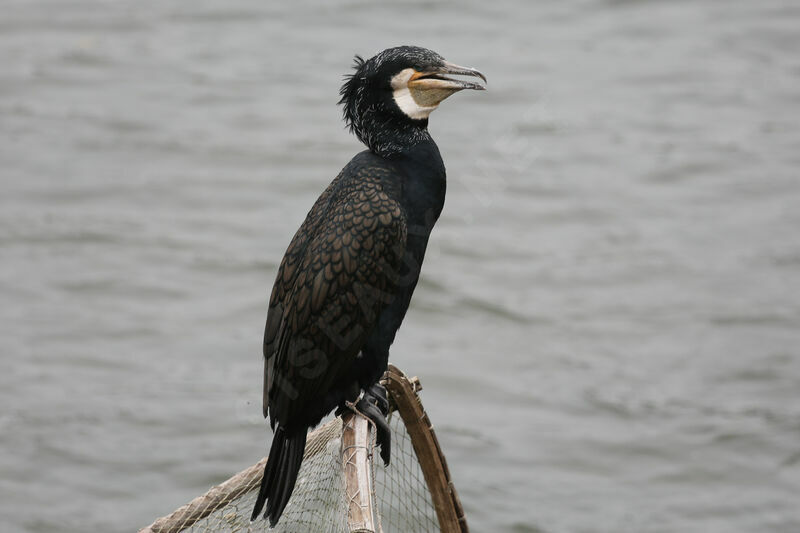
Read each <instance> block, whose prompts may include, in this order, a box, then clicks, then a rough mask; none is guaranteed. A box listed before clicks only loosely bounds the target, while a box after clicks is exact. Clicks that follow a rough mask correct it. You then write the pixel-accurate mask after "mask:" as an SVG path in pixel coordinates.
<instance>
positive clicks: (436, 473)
mask: <svg viewBox="0 0 800 533" xmlns="http://www.w3.org/2000/svg"><path fill="white" fill-rule="evenodd" d="M383 383H384V385H385V386H386V388H387V392H388V395H389V402H390V405H391V409H392V412H391V413H390V415H389V418H388V422H389V425H390V427H391V429H392V457H391V464H390V465H389V466H384V465H383V462H382V461H381V460H380V455H379V454H378V453H376V452H377V450H376V449H375V446H376V445H375V432H374V430H373V428H372V427H371V422H369V421H368V420H366V419H365V418H364V417H361V416H359V415H354V414H347V415H345V416H344V417H343V418H335V419H333V420H331V421H330V422H328V423H327V424H325V425H323V426H321V427H319V428H318V429H316V430H314V431H313V432H312V433H310V434H309V436H308V440H307V443H306V449H305V454H304V457H303V464H302V466H301V468H300V473H299V474H298V478H297V485H296V486H295V489H294V492H293V493H292V497H291V499H290V500H289V503H288V505H287V506H286V509H285V510H284V512H283V515H282V516H281V519H280V521H279V523H278V524H277V525H276V526H275V527H274V528H272V529H270V528H269V522H268V521H266V520H263V519H259V520H256V521H254V522H252V523H251V522H250V513H251V512H252V510H253V505H254V503H255V499H256V495H257V494H258V487H259V485H260V483H261V476H262V475H263V472H264V463H265V461H266V458H264V459H262V460H261V461H259V462H258V463H256V464H255V465H253V466H251V467H250V468H248V469H246V470H243V471H242V472H240V473H238V474H236V475H235V476H233V477H232V478H230V479H228V480H227V481H225V482H224V483H222V484H220V485H217V486H216V487H213V488H212V489H210V490H209V491H208V492H207V493H206V494H204V495H202V496H199V497H198V498H195V499H194V500H193V501H192V502H190V503H188V504H187V505H184V506H183V507H181V508H180V509H178V510H176V511H175V512H173V513H172V514H170V515H169V516H165V517H163V518H159V519H158V520H156V521H155V522H153V523H152V524H151V525H150V526H148V527H146V528H144V529H142V530H141V531H140V533H178V532H204V533H212V532H213V533H223V532H231V533H233V532H267V531H268V532H271V533H309V532H314V533H317V532H320V533H321V532H324V533H394V532H434V531H436V532H439V531H441V532H445V533H466V532H468V528H467V523H466V519H465V518H464V512H463V509H462V507H461V503H460V501H459V499H458V495H457V493H456V490H455V487H454V486H453V483H452V481H451V480H450V473H449V471H448V469H447V463H446V462H445V460H444V455H443V454H442V452H441V448H440V447H439V443H438V440H437V439H436V435H435V433H434V431H433V428H432V426H431V424H430V420H429V419H428V416H427V414H426V413H425V411H424V409H423V408H422V403H421V402H420V400H419V396H418V395H417V391H418V390H419V389H420V388H421V387H420V386H419V381H418V380H416V379H409V378H408V377H406V376H405V375H404V374H403V373H402V372H400V371H399V370H398V369H397V368H395V367H394V366H392V365H390V367H389V371H388V372H387V373H386V375H385V376H384V379H383Z"/></svg>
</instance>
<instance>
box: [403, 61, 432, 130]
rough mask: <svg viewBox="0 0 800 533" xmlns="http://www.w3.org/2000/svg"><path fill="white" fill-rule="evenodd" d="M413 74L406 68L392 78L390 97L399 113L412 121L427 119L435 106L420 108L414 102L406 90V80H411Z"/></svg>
mask: <svg viewBox="0 0 800 533" xmlns="http://www.w3.org/2000/svg"><path fill="white" fill-rule="evenodd" d="M414 72H415V70H414V69H413V68H407V69H404V70H401V71H400V72H398V73H397V74H395V75H394V77H392V96H393V97H394V102H395V103H396V104H397V107H399V108H400V111H402V112H403V113H405V114H406V115H407V116H408V117H410V118H412V119H414V120H422V119H426V118H428V116H429V115H430V114H431V113H432V112H433V110H434V109H436V107H437V106H435V105H434V106H421V105H419V104H418V103H417V101H416V100H414V96H413V95H412V94H411V91H410V90H409V88H408V80H410V79H411V76H413V75H414Z"/></svg>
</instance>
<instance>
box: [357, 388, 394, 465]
mask: <svg viewBox="0 0 800 533" xmlns="http://www.w3.org/2000/svg"><path fill="white" fill-rule="evenodd" d="M384 399H385V398H384ZM386 405H387V407H388V402H386ZM356 408H357V409H358V410H359V411H360V412H361V414H363V415H364V416H366V417H367V418H369V419H370V420H372V422H373V423H374V424H375V440H376V441H377V444H378V446H380V448H381V452H380V453H381V459H383V464H384V465H385V466H389V458H390V457H391V450H392V432H391V430H390V429H389V424H388V423H387V422H386V415H384V413H383V412H382V411H381V409H380V408H379V407H378V406H377V405H376V404H375V403H374V402H372V401H370V398H367V397H366V394H365V397H364V398H361V400H359V401H358V403H357V404H356Z"/></svg>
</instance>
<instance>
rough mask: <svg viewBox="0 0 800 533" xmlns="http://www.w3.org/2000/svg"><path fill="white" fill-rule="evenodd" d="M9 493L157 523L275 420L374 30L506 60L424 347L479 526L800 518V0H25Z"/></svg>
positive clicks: (17, 38) (451, 202)
mask: <svg viewBox="0 0 800 533" xmlns="http://www.w3.org/2000/svg"><path fill="white" fill-rule="evenodd" d="M2 8H3V16H2V18H0V64H2V68H1V69H0V141H1V142H0V179H1V183H2V194H1V195H0V257H1V258H2V260H0V272H2V277H1V278H0V301H2V307H1V308H0V354H2V363H3V365H2V372H0V405H2V406H3V407H2V410H0V520H1V521H2V524H3V525H2V530H3V531H9V532H17V531H24V532H31V533H34V532H51V531H59V532H84V531H103V532H129V531H135V530H136V529H137V528H139V527H141V526H144V525H146V524H148V523H149V522H150V521H151V520H152V519H154V518H156V517H157V516H161V515H163V514H166V513H168V512H170V511H172V510H173V509H174V508H176V507H177V506H179V505H181V504H183V503H185V502H186V501H188V500H189V499H191V498H193V497H194V496H196V495H198V494H200V493H202V492H203V491H205V490H206V489H207V488H208V487H209V486H210V485H212V484H215V483H218V482H220V481H222V480H224V479H226V478H227V477H228V476H229V475H230V474H232V473H234V472H237V471H238V470H240V469H241V468H244V467H246V466H248V465H250V464H251V463H253V462H254V461H256V460H258V459H259V458H260V457H261V456H262V455H263V454H264V453H265V452H266V449H267V443H268V440H269V437H268V435H269V434H268V431H267V429H266V426H265V423H264V422H263V421H262V419H261V415H260V397H261V390H260V389H261V354H260V350H261V345H260V343H261V335H262V328H263V323H264V317H265V313H266V300H267V297H268V292H269V289H270V287H271V285H272V280H273V276H274V274H275V270H276V267H277V263H278V262H279V260H280V259H281V256H282V254H283V251H284V250H285V247H286V245H287V244H288V241H289V239H290V237H291V235H292V234H293V233H294V231H295V229H296V228H297V226H298V225H299V224H300V222H301V221H302V219H303V217H304V216H305V213H306V211H307V210H308V208H309V207H310V206H311V204H312V203H313V201H314V200H315V198H316V197H317V195H318V194H319V193H320V191H321V190H322V189H323V188H324V187H325V186H326V185H327V183H328V182H329V181H330V180H331V179H332V178H333V177H334V176H335V175H336V173H337V172H338V171H339V169H340V168H341V167H342V166H343V165H344V164H345V163H346V162H347V161H348V160H349V158H350V157H351V156H352V155H353V154H355V153H356V152H357V151H359V150H361V147H360V145H359V144H358V142H357V141H356V139H355V138H354V137H352V136H351V135H349V134H348V133H347V132H346V131H345V130H344V129H343V124H342V122H341V120H340V110H339V109H338V108H337V107H336V106H335V102H336V100H337V91H338V88H339V85H340V83H341V77H342V75H343V74H344V73H346V72H348V70H349V67H350V64H351V58H352V56H353V55H354V54H355V53H360V54H363V55H367V56H369V55H372V54H373V53H374V52H376V51H379V50H381V49H383V48H385V47H389V46H394V45H398V44H405V43H409V44H412V43H413V44H418V45H422V46H426V47H429V48H432V49H434V50H436V51H438V52H440V53H441V54H442V55H444V56H445V57H446V58H448V59H449V60H451V61H453V62H456V63H459V64H466V65H469V66H474V67H478V68H480V69H481V70H482V71H483V72H484V73H485V74H486V75H487V77H488V79H489V91H487V92H486V93H469V94H466V93H463V94H459V95H456V96H454V97H452V98H451V99H450V100H448V101H447V102H445V103H444V104H443V105H442V107H441V108H440V109H439V110H438V111H437V112H436V113H434V115H433V116H432V120H431V126H430V129H431V131H432V133H433V135H434V137H435V139H436V140H437V142H438V144H439V147H440V149H441V152H442V154H443V157H444V159H445V163H446V164H447V167H448V174H449V186H448V187H449V188H448V197H447V203H446V206H445V211H444V214H443V218H442V219H441V221H440V223H439V225H438V227H437V229H436V230H435V231H434V235H433V238H432V242H431V247H430V248H429V253H428V256H427V258H426V264H425V268H424V269H423V270H424V271H423V279H422V281H421V285H420V287H419V288H418V291H417V294H416V296H415V300H414V302H413V306H412V310H411V311H410V313H409V315H408V317H407V319H406V321H405V324H404V326H403V328H402V329H401V330H400V333H399V336H398V340H397V342H396V343H395V345H394V349H393V352H392V360H393V362H395V363H396V364H397V365H399V366H400V367H401V368H403V369H404V370H405V371H406V372H408V373H410V374H414V375H419V376H420V378H421V380H422V383H423V385H424V386H425V390H424V392H423V397H424V400H425V405H426V407H427V409H428V411H429V413H430V415H431V418H432V419H433V420H434V422H435V423H436V427H437V431H438V433H439V436H440V438H441V440H442V443H443V447H444V450H445V451H446V453H447V457H448V460H449V462H450V467H451V470H452V471H453V475H454V479H455V481H456V484H457V486H458V488H459V489H460V491H461V496H462V500H463V502H464V504H465V507H466V511H467V516H468V518H469V520H470V523H471V525H472V528H473V530H474V531H476V532H483V531H498V532H516V533H522V532H546V533H557V532H606V531H607V532H672V531H681V532H734V531H741V532H745V531H747V532H753V531H759V532H765V531H776V532H797V531H800V506H799V505H798V503H799V502H800V348H798V345H800V298H799V297H798V295H799V294H800V179H798V178H799V177H798V167H800V121H798V117H800V55H799V54H798V50H800V30H799V29H798V28H800V5H798V3H797V2H794V1H792V0H766V1H761V2H745V1H731V2H721V1H713V0H706V1H699V0H697V1H675V2H672V1H670V2H666V1H662V2H659V1H649V2H645V1H642V2H636V1H624V0H617V1H611V0H602V1H601V0H585V1H570V2H549V1H546V2H522V1H519V2H479V1H472V2H454V1H453V2H444V1H442V2H439V1H433V2H430V1H421V2H411V3H401V2H394V3H376V2H317V3H312V2H299V3H294V4H291V3H288V2H287V3H271V2H263V1H257V0H233V1H222V0H219V1H205V0H204V1H192V2H178V1H174V0H170V1H162V2H137V1H132V0H120V1H71V0H59V1H54V0H52V1H44V0H43V1H35V2H29V1H8V0H5V1H3V2H2Z"/></svg>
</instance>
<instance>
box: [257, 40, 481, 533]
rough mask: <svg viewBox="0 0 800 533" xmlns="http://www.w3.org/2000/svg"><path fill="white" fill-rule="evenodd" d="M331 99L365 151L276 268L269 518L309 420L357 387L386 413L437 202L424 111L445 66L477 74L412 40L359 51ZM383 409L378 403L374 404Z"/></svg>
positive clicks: (454, 86)
mask: <svg viewBox="0 0 800 533" xmlns="http://www.w3.org/2000/svg"><path fill="white" fill-rule="evenodd" d="M354 68H355V73H353V74H352V75H349V76H347V77H346V81H345V83H344V85H343V86H342V88H341V91H340V94H341V97H342V98H341V100H340V102H339V103H340V104H341V105H342V106H343V111H344V119H345V121H346V122H347V125H348V126H349V127H350V130H351V131H352V132H353V133H355V135H356V136H357V137H358V138H359V140H361V142H363V143H364V144H365V145H367V147H368V148H369V149H368V150H365V151H363V152H361V153H359V154H358V155H356V156H355V157H354V158H353V159H352V160H351V161H350V162H349V163H348V164H347V166H345V167H344V169H343V170H342V171H341V172H340V173H339V175H338V176H337V177H336V178H335V179H334V180H333V182H332V183H331V184H330V185H329V186H328V188H327V189H325V191H324V192H323V193H322V195H321V196H320V197H319V199H318V200H317V201H316V203H315V204H314V206H313V207H312V208H311V211H310V212H309V213H308V215H307V216H306V219H305V221H304V222H303V224H302V225H301V226H300V229H299V230H298V231H297V233H296V234H295V236H294V238H293V239H292V242H291V244H289V248H288V249H287V250H286V255H285V256H284V257H283V261H282V262H281V265H280V268H279V269H278V274H277V279H276V280H275V285H274V287H273V289H272V295H271V297H270V301H269V310H268V313H267V323H266V328H265V331H264V358H265V364H264V399H263V401H264V404H263V405H264V416H265V417H269V422H270V426H271V427H272V429H273V430H274V432H275V434H274V437H273V440H272V446H271V447H270V451H269V459H268V460H267V464H266V466H265V469H264V477H263V479H262V481H261V488H260V490H259V493H258V498H257V500H256V504H255V508H254V509H253V515H252V519H255V518H256V517H257V516H258V514H259V513H260V512H261V509H262V507H263V506H264V503H265V502H266V504H267V505H266V511H265V513H264V517H265V518H269V521H270V524H271V525H275V524H276V523H277V522H278V519H279V518H280V516H281V513H282V512H283V510H284V508H285V507H286V504H287V502H288V501H289V496H291V494H292V490H293V489H294V485H295V482H296V480H297V473H298V471H299V469H300V463H301V462H302V459H303V451H304V448H305V443H306V434H307V432H308V429H309V428H311V427H313V426H315V425H317V424H318V423H319V422H320V421H321V420H322V418H323V417H324V416H325V415H327V414H328V413H330V412H331V411H332V410H333V409H336V408H339V411H338V412H342V410H343V409H346V408H347V405H348V403H349V404H350V405H352V402H355V401H356V400H357V399H358V397H359V395H360V394H361V391H362V390H363V391H364V395H363V397H362V399H361V400H360V401H359V402H358V403H357V404H356V405H357V409H358V410H359V411H360V412H362V413H365V414H367V415H368V416H369V417H370V418H372V419H373V420H374V421H375V422H376V426H377V428H378V443H379V444H380V445H381V457H382V458H383V460H384V462H386V463H388V462H389V448H390V442H389V439H390V434H389V428H388V426H387V425H386V421H385V419H384V415H385V411H386V407H387V402H386V392H385V390H383V388H382V387H381V386H380V385H379V384H378V380H379V379H380V377H381V376H382V375H383V373H384V372H385V371H386V367H387V362H388V358H389V346H390V345H391V344H392V341H394V337H395V333H396V332H397V329H398V328H399V327H400V323H401V322H402V321H403V317H404V316H405V314H406V310H407V309H408V304H409V302H410V300H411V295H412V293H413V292H414V287H415V286H416V285H417V280H418V279H419V272H420V266H421V265H422V259H423V257H424V255H425V248H426V246H427V244H428V237H429V235H430V232H431V229H432V228H433V225H434V223H435V222H436V220H437V219H438V218H439V214H440V213H441V211H442V207H443V205H444V196H445V169H444V163H443V162H442V158H441V156H440V155H439V149H438V148H437V146H436V143H435V142H433V139H432V138H431V136H430V134H429V133H428V127H427V126H428V116H429V115H430V113H431V112H432V111H433V110H434V109H436V107H437V106H438V105H439V103H440V102H441V101H442V100H444V99H445V98H447V97H448V96H450V95H451V94H453V93H455V92H458V91H460V90H462V89H478V90H482V89H484V87H483V86H482V85H480V84H478V83H473V82H468V81H463V80H457V79H452V78H449V77H448V75H464V76H477V77H480V78H482V79H483V80H484V81H486V78H485V77H484V76H483V74H481V73H480V72H478V71H477V70H475V69H471V68H465V67H459V66H458V65H454V64H452V63H448V62H447V61H445V60H444V58H443V57H442V56H440V55H439V54H437V53H435V52H432V51H431V50H427V49H425V48H419V47H416V46H400V47H396V48H390V49H387V50H384V51H383V52H381V53H379V54H378V55H376V56H375V57H373V58H371V59H369V60H366V61H365V60H363V59H361V58H360V57H358V56H356V59H355V66H354ZM382 411H383V412H382Z"/></svg>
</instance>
